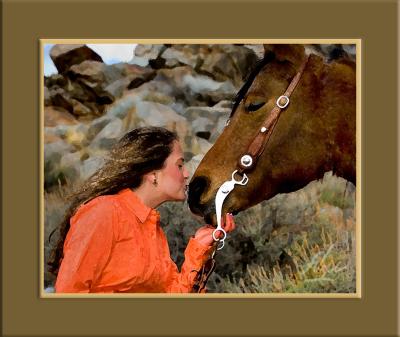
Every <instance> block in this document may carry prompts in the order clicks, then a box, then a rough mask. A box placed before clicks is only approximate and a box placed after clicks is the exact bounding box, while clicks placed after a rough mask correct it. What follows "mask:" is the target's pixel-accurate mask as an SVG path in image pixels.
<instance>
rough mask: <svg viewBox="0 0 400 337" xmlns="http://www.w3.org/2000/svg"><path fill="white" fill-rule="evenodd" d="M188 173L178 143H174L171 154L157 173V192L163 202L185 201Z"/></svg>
mask: <svg viewBox="0 0 400 337" xmlns="http://www.w3.org/2000/svg"><path fill="white" fill-rule="evenodd" d="M188 178H189V173H188V171H187V170H186V168H185V166H184V159H183V152H182V148H181V145H180V144H179V142H178V141H174V143H173V148H172V152H171V154H170V155H169V157H168V158H167V159H166V161H165V166H164V167H163V168H162V169H161V170H159V171H158V172H157V182H158V186H157V187H158V190H159V191H160V193H161V194H162V196H163V197H164V200H165V201H181V200H185V199H186V191H187V184H188V183H187V180H188Z"/></svg>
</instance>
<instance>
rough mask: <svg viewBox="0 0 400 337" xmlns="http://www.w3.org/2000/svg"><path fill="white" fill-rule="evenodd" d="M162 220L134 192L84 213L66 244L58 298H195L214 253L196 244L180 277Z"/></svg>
mask: <svg viewBox="0 0 400 337" xmlns="http://www.w3.org/2000/svg"><path fill="white" fill-rule="evenodd" d="M159 220H160V215H159V213H158V212H157V211H156V210H154V209H151V208H149V207H148V206H146V205H144V203H143V202H142V201H141V200H140V199H139V197H137V195H136V194H135V193H134V192H132V191H131V190H130V189H124V190H122V191H121V192H119V193H118V194H115V195H106V196H100V197H97V198H95V199H93V200H91V201H90V202H88V203H87V204H84V205H82V206H81V207H79V209H78V210H77V212H76V213H75V215H74V216H73V217H72V218H71V227H70V229H69V231H68V234H67V237H66V239H65V243H64V258H63V260H62V262H61V266H60V270H59V273H58V277H57V281H56V284H55V288H56V292H59V293H81V292H82V293H89V292H105V293H109V292H141V293H149V292H157V293H164V292H179V293H184V292H190V291H191V289H192V286H193V283H194V279H195V277H196V275H197V272H196V271H198V270H200V268H201V266H202V265H203V264H204V263H205V261H206V260H207V259H208V258H209V255H210V254H211V250H212V247H211V246H204V245H203V244H201V243H199V242H198V241H197V240H196V239H194V238H191V239H190V240H189V243H188V245H187V247H186V250H185V261H184V263H183V265H182V268H181V272H180V273H179V271H178V268H177V266H176V264H175V263H174V262H173V261H172V259H171V256H170V252H169V248H168V242H167V239H166V237H165V234H164V231H163V230H162V228H161V227H160V223H159Z"/></svg>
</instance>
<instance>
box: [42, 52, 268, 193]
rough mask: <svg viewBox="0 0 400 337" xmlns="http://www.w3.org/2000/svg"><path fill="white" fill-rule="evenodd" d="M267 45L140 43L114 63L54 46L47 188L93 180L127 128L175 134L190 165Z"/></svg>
mask: <svg viewBox="0 0 400 337" xmlns="http://www.w3.org/2000/svg"><path fill="white" fill-rule="evenodd" d="M262 55H263V48H262V46H261V45H252V46H245V45H241V46H237V45H138V46H137V48H136V49H135V53H134V57H133V59H132V62H130V63H120V64H113V65H107V64H105V63H104V62H103V60H102V59H101V57H100V56H99V55H97V54H96V53H95V52H94V51H93V50H91V49H89V48H88V47H87V46H86V45H55V46H54V47H53V48H52V49H51V51H50V56H51V58H52V60H53V62H54V64H55V65H56V67H57V70H58V74H56V75H52V76H50V77H45V78H44V106H45V107H44V153H45V156H44V160H45V188H46V189H51V187H52V186H54V185H56V184H59V183H62V184H63V183H65V182H67V181H69V182H72V181H76V180H82V179H86V178H87V177H89V176H90V175H91V174H92V173H93V172H94V171H95V170H96V169H97V168H98V167H99V165H101V163H102V162H103V160H104V156H105V154H106V153H107V150H109V149H110V147H111V146H112V145H113V144H114V143H115V142H116V141H117V140H118V139H119V138H120V137H121V136H122V135H123V134H125V133H126V132H127V131H129V130H131V129H133V128H136V127H140V126H144V125H155V126H164V127H167V128H169V129H172V130H175V131H176V132H177V133H178V135H179V137H180V139H181V141H182V143H183V145H184V151H185V157H186V158H185V159H186V160H187V161H188V162H189V164H188V167H189V168H190V169H191V170H193V169H194V167H195V165H196V163H198V161H199V160H200V159H201V158H202V156H203V155H204V153H205V152H206V151H207V150H208V149H209V147H210V146H211V143H213V142H214V141H215V139H216V138H217V136H218V134H219V133H220V132H221V129H222V128H223V126H224V124H225V122H226V119H227V117H228V116H229V113H230V109H231V104H232V103H231V102H232V100H233V98H234V96H235V94H236V93H237V91H238V90H239V89H240V86H241V85H242V83H243V81H244V79H245V77H246V75H247V73H248V71H249V69H250V68H251V67H252V65H254V63H255V62H256V61H257V60H258V59H259V58H260V57H262Z"/></svg>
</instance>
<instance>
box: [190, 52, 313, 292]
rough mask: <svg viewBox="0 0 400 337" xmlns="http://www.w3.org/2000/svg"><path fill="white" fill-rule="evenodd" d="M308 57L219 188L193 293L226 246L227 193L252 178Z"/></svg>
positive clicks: (204, 283)
mask: <svg viewBox="0 0 400 337" xmlns="http://www.w3.org/2000/svg"><path fill="white" fill-rule="evenodd" d="M308 59H309V56H306V57H305V59H304V60H303V62H302V63H301V66H300V69H299V71H298V72H297V74H296V75H295V76H294V77H293V79H292V81H291V82H290V84H289V86H288V87H287V89H286V91H285V92H284V94H283V95H282V96H279V97H278V99H277V100H276V103H275V106H274V108H273V109H272V110H271V112H270V113H269V114H268V116H267V118H266V119H265V121H264V122H263V124H262V126H261V128H260V130H259V131H258V132H257V134H256V135H255V136H254V138H253V140H252V142H251V143H250V145H249V146H248V148H247V150H246V151H245V152H244V154H243V155H242V156H241V157H240V159H239V161H238V163H237V167H238V169H237V170H235V171H234V172H233V173H232V179H231V180H228V181H226V182H224V183H223V184H222V185H221V186H220V188H219V189H218V191H217V194H216V204H218V205H219V207H216V213H217V222H218V226H217V228H216V229H215V230H214V232H213V238H214V240H215V242H214V249H213V253H212V256H211V258H210V259H209V260H208V261H207V262H206V263H205V264H204V265H203V267H202V268H201V270H199V271H195V270H193V271H195V272H197V276H196V279H195V283H194V286H193V289H192V292H202V291H203V290H204V289H205V286H206V283H207V281H208V279H209V277H210V275H211V273H212V272H213V271H214V268H215V254H216V252H217V250H219V249H221V248H222V247H223V246H224V240H225V237H226V232H225V230H224V229H223V228H222V227H221V224H220V213H221V210H222V204H223V202H224V200H225V198H226V197H227V196H228V194H229V193H230V192H231V191H232V190H233V189H234V188H235V185H246V184H247V182H248V180H249V179H248V177H247V176H246V174H245V171H250V170H251V169H253V168H254V167H255V165H256V164H257V161H258V159H259V157H260V155H261V154H262V153H263V151H264V149H265V147H266V145H267V143H268V141H269V139H270V138H271V135H272V132H273V131H274V128H275V126H276V124H277V122H278V119H279V116H280V115H281V113H282V111H283V110H284V109H286V107H287V106H288V105H289V102H290V96H291V95H292V93H293V91H294V90H295V89H296V86H297V84H298V83H299V81H300V79H301V76H302V75H303V73H304V69H305V67H306V65H307V63H308ZM236 173H238V174H240V175H242V180H240V181H239V180H236V179H235V174H236ZM218 201H219V202H218ZM218 210H219V211H218ZM218 231H220V232H222V233H223V239H221V240H217V239H216V237H215V235H216V233H217V232H218ZM218 243H222V246H220V247H219V248H218Z"/></svg>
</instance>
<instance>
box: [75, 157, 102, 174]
mask: <svg viewBox="0 0 400 337" xmlns="http://www.w3.org/2000/svg"><path fill="white" fill-rule="evenodd" d="M104 162H105V158H104V157H100V156H97V157H91V158H88V159H86V160H84V161H83V163H82V165H81V166H80V168H79V174H80V179H81V180H87V179H88V178H89V177H90V176H91V175H92V174H93V173H95V172H96V171H97V170H98V169H99V168H100V167H101V166H102V165H103V164H104Z"/></svg>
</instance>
